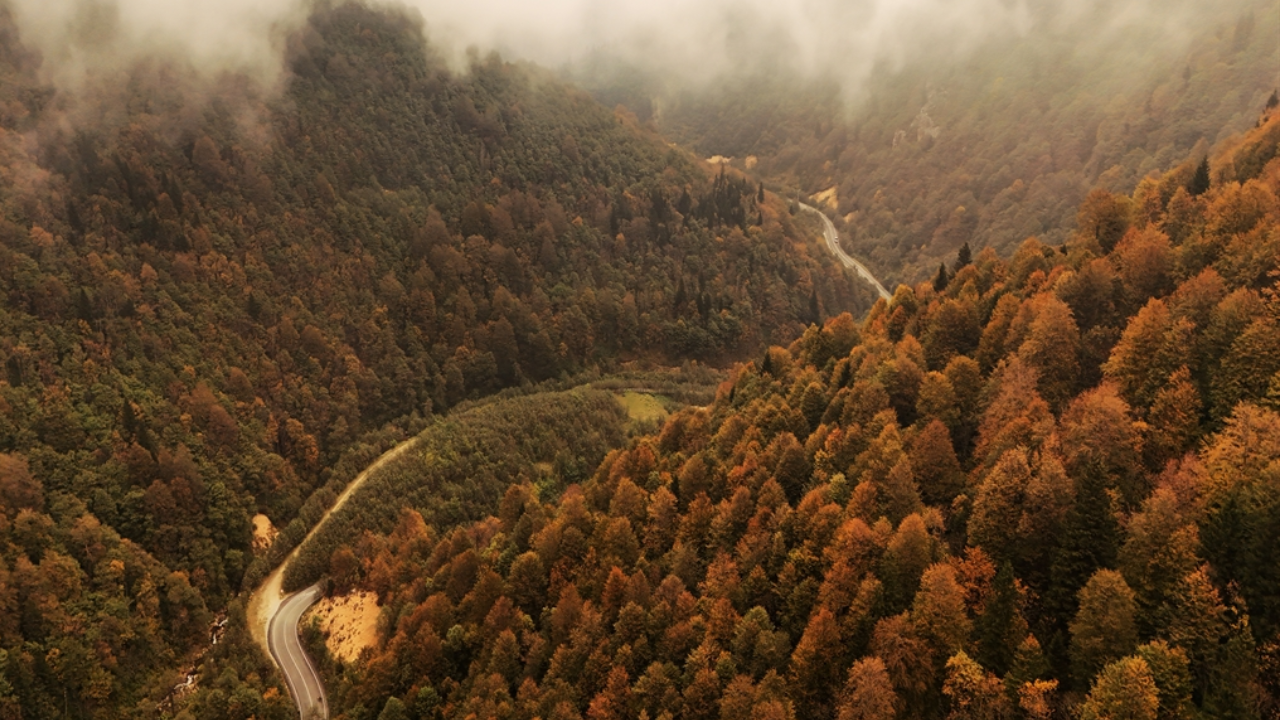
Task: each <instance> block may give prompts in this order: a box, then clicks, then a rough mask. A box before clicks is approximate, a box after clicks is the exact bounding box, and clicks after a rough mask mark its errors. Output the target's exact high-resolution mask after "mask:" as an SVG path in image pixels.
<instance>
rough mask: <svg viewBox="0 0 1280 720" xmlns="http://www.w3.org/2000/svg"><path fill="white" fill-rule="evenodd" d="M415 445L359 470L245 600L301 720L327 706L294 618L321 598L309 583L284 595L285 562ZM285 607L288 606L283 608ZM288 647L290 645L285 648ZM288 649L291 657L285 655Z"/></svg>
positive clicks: (323, 714)
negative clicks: (289, 663)
mask: <svg viewBox="0 0 1280 720" xmlns="http://www.w3.org/2000/svg"><path fill="white" fill-rule="evenodd" d="M417 444H418V439H417V438H410V439H409V440H406V441H404V442H402V443H400V444H399V445H397V446H395V447H394V448H392V449H391V450H388V451H387V452H385V453H383V454H382V456H381V457H379V458H378V459H377V460H375V461H374V462H373V464H372V465H370V466H369V467H367V468H365V469H364V470H363V471H361V472H360V474H359V475H357V476H356V477H355V479H354V480H352V481H351V482H350V484H348V485H347V488H346V489H345V490H343V491H342V494H341V495H339V496H338V499H337V500H335V501H334V502H333V506H332V507H330V508H329V509H328V510H327V511H325V514H324V515H323V516H322V517H321V518H320V520H319V521H318V522H317V523H316V525H315V527H313V528H311V532H309V533H307V536H306V538H304V539H303V541H302V542H300V543H298V546H297V547H295V548H294V549H293V552H291V553H289V556H288V557H286V558H285V559H284V562H282V563H280V566H279V567H277V568H276V569H275V570H274V571H272V573H271V574H270V575H268V576H267V579H266V580H264V581H263V583H262V584H261V585H260V586H258V589H257V590H255V591H254V593H253V595H252V596H251V597H250V598H249V626H250V628H251V630H252V631H253V639H254V640H257V641H258V644H259V645H260V646H261V647H262V649H263V650H265V651H267V653H268V654H269V655H270V656H271V659H272V660H275V662H276V665H278V666H279V667H280V669H281V670H282V671H283V672H284V676H285V680H286V681H287V682H288V684H289V692H290V693H292V694H293V698H294V701H295V702H297V704H298V713H299V715H301V716H302V718H303V720H312V718H313V717H319V718H322V720H323V719H324V718H328V717H329V707H328V705H327V704H326V703H325V700H324V688H323V687H322V686H321V684H320V677H319V675H317V674H316V672H315V669H314V668H313V667H312V665H311V660H310V658H308V657H307V656H306V654H305V653H304V652H303V650H302V643H301V642H299V641H298V619H299V618H301V617H302V613H303V611H304V610H306V609H307V608H308V607H311V605H312V604H313V603H315V601H316V600H318V599H319V598H320V591H319V590H318V589H317V587H316V586H314V585H313V586H311V587H309V588H307V589H305V590H301V591H299V592H296V593H294V594H292V595H288V596H285V594H284V592H283V591H282V590H281V586H282V585H283V584H284V569H285V566H287V565H288V564H289V563H290V562H292V561H293V559H294V558H295V557H297V556H298V553H299V552H301V550H302V546H303V545H305V544H306V543H307V541H308V540H310V539H311V538H312V536H314V535H315V534H316V533H317V532H318V531H319V530H320V526H321V525H324V524H325V522H326V521H328V519H329V516H331V515H332V514H333V513H334V511H336V510H337V509H338V508H340V507H342V506H343V505H344V504H345V503H346V502H347V499H348V498H350V497H351V496H352V495H353V494H354V493H355V491H356V490H357V489H359V488H360V486H361V485H363V484H364V482H365V481H366V480H368V479H369V478H370V477H372V476H373V474H374V473H375V472H377V470H378V469H379V468H381V467H382V466H383V465H385V464H386V463H388V462H391V461H392V460H394V459H395V458H396V457H397V456H399V455H400V454H401V453H403V452H406V451H408V450H409V449H410V448H412V447H416V446H417ZM286 608H288V610H287V611H286ZM285 635H289V636H291V637H292V641H286V638H285ZM287 645H288V646H289V647H288V648H287V647H286V646H287ZM277 648H279V650H277ZM290 649H291V651H292V655H290V654H289V653H290ZM286 659H291V660H292V664H293V667H294V670H293V671H292V672H291V671H290V670H289V669H288V666H287V665H286ZM304 675H309V677H310V679H309V680H308V679H306V678H304V677H303V676H304ZM299 690H305V691H308V692H306V694H305V696H300V695H299ZM312 710H315V711H317V713H318V714H315V715H311V716H308V715H307V713H308V712H309V711H312Z"/></svg>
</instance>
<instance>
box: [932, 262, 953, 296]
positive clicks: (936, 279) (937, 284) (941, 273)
mask: <svg viewBox="0 0 1280 720" xmlns="http://www.w3.org/2000/svg"><path fill="white" fill-rule="evenodd" d="M949 282H951V278H950V277H949V276H948V275H947V264H946V263H939V264H938V273H937V274H936V275H934V276H933V289H934V291H935V292H942V291H943V290H946V289H947V283H949Z"/></svg>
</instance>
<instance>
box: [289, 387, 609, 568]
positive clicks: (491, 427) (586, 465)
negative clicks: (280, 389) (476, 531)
mask: <svg viewBox="0 0 1280 720" xmlns="http://www.w3.org/2000/svg"><path fill="white" fill-rule="evenodd" d="M625 426H626V413H625V412H624V411H623V409H622V407H621V406H620V405H619V403H618V401H617V400H616V399H615V397H614V396H613V395H612V394H611V393H607V392H601V391H597V390H579V391H572V392H565V393H544V394H538V395H531V396H528V397H516V398H511V399H506V400H498V401H495V402H492V403H488V404H484V405H480V406H479V407H476V408H473V409H470V410H466V411H464V412H460V413H455V414H452V415H450V416H449V417H448V418H445V419H441V420H437V421H436V422H435V423H434V424H432V425H431V426H430V427H428V428H427V429H426V430H425V431H423V432H422V434H420V435H419V436H418V437H417V439H416V440H415V443H416V445H415V447H414V448H413V449H412V450H410V451H409V452H408V453H407V454H405V455H402V456H400V457H398V458H396V459H395V460H393V461H391V462H389V463H388V464H387V465H385V466H383V467H382V468H381V469H380V470H379V471H378V472H377V473H376V474H375V475H374V476H372V477H370V478H369V479H368V480H367V481H366V483H365V484H364V485H363V486H362V487H361V488H360V489H359V490H357V491H356V493H355V494H354V495H352V496H351V498H350V499H349V500H348V501H347V503H346V504H344V505H343V506H342V507H341V508H340V509H338V510H337V511H335V512H334V513H333V514H332V515H331V516H330V517H329V519H328V521H326V522H325V524H324V525H323V526H321V528H320V530H319V531H318V532H317V534H316V535H315V536H314V537H312V538H311V539H310V540H308V541H307V543H306V544H304V545H303V546H302V550H301V552H300V554H299V555H298V557H297V558H295V559H294V560H293V561H292V562H290V563H289V565H288V567H287V568H286V570H285V576H284V587H285V589H286V591H287V592H288V591H293V590H297V589H300V588H303V587H306V586H308V585H310V584H311V583H313V582H315V581H316V580H318V579H319V578H320V576H321V575H322V574H323V573H324V572H326V571H327V570H328V568H329V558H330V556H331V555H333V552H334V550H336V549H338V548H339V547H340V546H342V545H344V544H351V543H354V542H355V540H356V538H357V537H358V536H359V534H360V533H362V532H364V531H366V530H371V531H375V532H390V531H391V530H392V528H393V527H394V526H395V523H396V521H397V519H398V518H399V517H400V516H401V513H402V511H403V510H404V509H406V508H412V509H414V510H416V511H418V512H419V513H420V514H421V515H422V516H423V517H424V518H425V519H426V520H427V522H429V523H431V524H432V525H436V526H440V527H452V526H455V525H458V524H461V523H464V522H470V521H474V520H478V519H479V518H481V517H484V516H485V515H486V514H489V513H491V512H493V510H494V508H496V507H497V504H498V499H499V498H500V497H501V496H502V492H503V491H504V490H505V489H506V488H507V486H508V485H510V484H512V483H519V482H521V481H528V482H536V483H538V484H539V486H540V487H544V488H545V491H546V492H547V493H548V494H554V493H555V492H557V491H559V489H560V488H562V487H563V486H564V485H568V484H571V483H573V482H575V481H576V480H577V479H579V478H581V477H584V476H585V475H586V474H587V473H589V472H590V471H591V469H592V468H594V467H595V466H596V465H597V464H599V462H600V460H601V459H603V458H604V455H605V453H606V452H607V451H608V450H610V449H611V448H614V447H617V446H618V445H620V444H621V443H622V441H623V439H624V437H625ZM539 466H540V467H544V468H549V470H550V471H546V470H543V471H538V470H535V468H537V467H539Z"/></svg>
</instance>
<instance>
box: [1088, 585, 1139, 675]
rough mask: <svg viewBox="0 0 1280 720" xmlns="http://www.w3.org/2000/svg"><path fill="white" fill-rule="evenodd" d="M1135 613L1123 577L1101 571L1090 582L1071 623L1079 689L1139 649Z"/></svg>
mask: <svg viewBox="0 0 1280 720" xmlns="http://www.w3.org/2000/svg"><path fill="white" fill-rule="evenodd" d="M1136 612H1137V604H1136V602H1135V601H1134V595H1133V590H1131V589H1130V588H1129V585H1128V584H1127V583H1126V582H1125V581H1124V577H1123V576H1122V575H1120V573H1118V572H1116V571H1114V570H1099V571H1098V572H1096V573H1094V575H1093V577H1091V578H1089V582H1088V583H1087V584H1086V585H1085V586H1084V588H1083V589H1082V590H1081V591H1080V610H1079V612H1077V613H1076V617H1075V619H1074V620H1072V621H1071V667H1072V673H1073V675H1074V677H1075V679H1076V682H1077V683H1078V684H1079V685H1080V686H1082V687H1083V685H1084V683H1085V682H1086V681H1087V680H1088V679H1089V678H1091V677H1093V676H1094V674H1095V673H1097V672H1098V671H1099V670H1100V669H1102V667H1103V666H1104V665H1106V664H1107V663H1109V662H1112V661H1114V660H1117V659H1119V658H1121V657H1123V656H1125V655H1128V654H1129V653H1131V652H1132V651H1133V649H1134V648H1135V647H1136V646H1137V644H1138V626H1137V623H1136V619H1135V614H1136Z"/></svg>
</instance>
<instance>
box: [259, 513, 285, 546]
mask: <svg viewBox="0 0 1280 720" xmlns="http://www.w3.org/2000/svg"><path fill="white" fill-rule="evenodd" d="M279 534H280V531H279V530H278V529H276V526H275V525H272V524H271V518H269V517H267V516H266V515H263V514H262V513H258V514H257V515H254V516H253V554H254V555H258V554H261V553H264V552H266V551H267V550H268V549H269V548H270V547H271V543H273V542H275V541H276V536H277V535H279Z"/></svg>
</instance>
